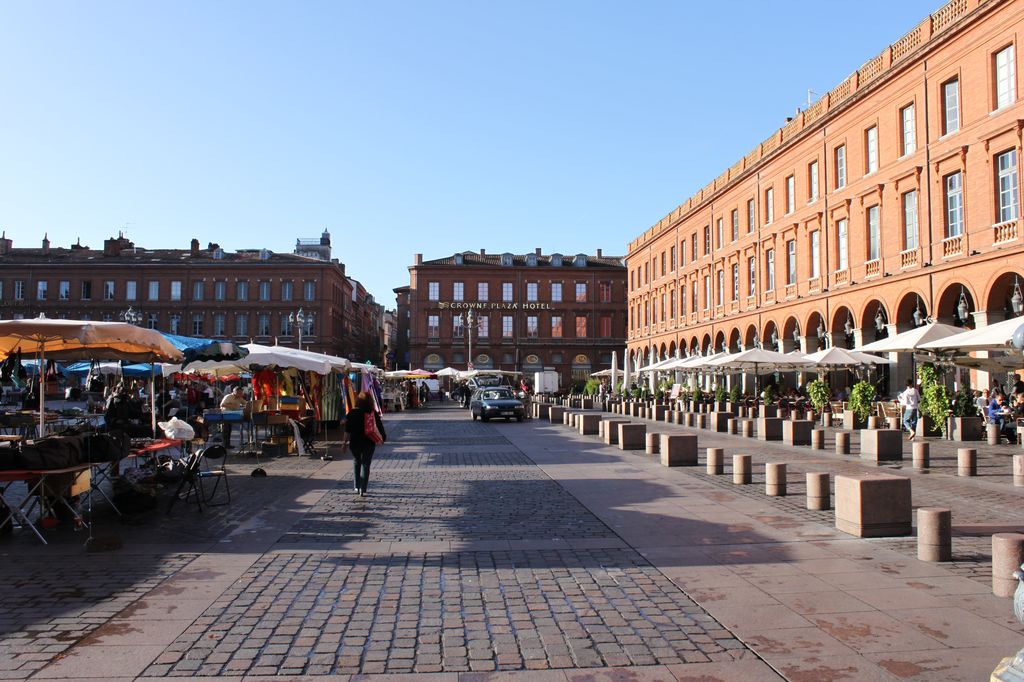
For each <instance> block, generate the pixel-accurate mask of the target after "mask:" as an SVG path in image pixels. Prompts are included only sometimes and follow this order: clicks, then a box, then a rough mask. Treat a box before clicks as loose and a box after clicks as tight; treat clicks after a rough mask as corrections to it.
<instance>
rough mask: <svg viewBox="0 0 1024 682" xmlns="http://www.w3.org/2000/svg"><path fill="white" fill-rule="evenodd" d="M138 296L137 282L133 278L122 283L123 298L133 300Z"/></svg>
mask: <svg viewBox="0 0 1024 682" xmlns="http://www.w3.org/2000/svg"><path fill="white" fill-rule="evenodd" d="M138 296H139V283H138V282H136V281H135V280H133V279H130V280H128V281H127V282H125V283H124V298H125V300H126V301H134V300H135V299H137V298H138Z"/></svg>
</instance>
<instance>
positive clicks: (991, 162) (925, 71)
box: [626, 0, 1024, 390]
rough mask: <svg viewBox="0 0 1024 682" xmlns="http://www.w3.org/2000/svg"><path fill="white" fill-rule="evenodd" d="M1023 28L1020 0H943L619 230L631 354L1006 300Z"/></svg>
mask: <svg viewBox="0 0 1024 682" xmlns="http://www.w3.org/2000/svg"><path fill="white" fill-rule="evenodd" d="M851 11H852V10H851ZM1022 29H1024V2H1021V1H1020V0H954V1H953V2H950V3H948V4H946V5H945V6H943V7H941V8H940V9H938V10H937V11H936V12H935V13H934V14H932V15H931V16H929V17H928V18H926V19H925V20H924V21H922V22H921V23H920V24H918V25H917V26H915V27H914V28H913V29H912V30H911V31H910V32H909V33H907V34H906V35H905V36H904V37H903V38H901V39H900V40H898V41H897V42H895V43H893V44H892V45H890V46H888V47H886V48H885V49H884V50H882V52H881V54H878V55H877V56H875V57H873V58H871V59H869V60H868V61H867V62H865V63H864V64H863V65H862V66H861V67H860V68H859V69H857V70H856V71H855V72H854V73H853V75H852V76H850V77H849V78H847V79H846V80H845V81H843V82H842V83H840V84H839V85H838V86H837V87H835V88H834V89H833V90H831V91H830V92H829V93H828V94H826V95H825V96H823V97H821V98H820V99H819V100H818V101H817V102H815V103H814V104H812V105H810V106H809V107H807V108H806V109H805V110H803V111H799V112H798V113H797V114H796V115H795V117H794V118H792V119H791V120H789V121H788V122H787V123H786V125H785V126H784V127H783V128H781V129H779V130H776V131H775V132H774V133H772V135H770V136H769V137H768V138H767V139H766V140H765V141H764V142H762V143H761V144H759V145H758V146H757V147H755V148H754V149H753V150H752V151H751V152H750V153H749V154H747V155H746V156H745V157H743V158H742V159H738V160H737V161H736V163H735V164H733V165H732V166H731V167H730V168H729V169H727V170H726V171H725V172H724V173H722V174H721V175H719V176H718V177H717V178H715V179H714V180H713V181H712V182H710V183H708V185H707V186H706V187H704V188H703V189H702V190H701V191H700V192H698V193H697V194H695V195H694V196H692V197H690V198H689V199H688V200H687V201H686V202H684V203H683V204H682V205H681V206H679V207H677V208H676V209H675V210H673V211H672V212H671V213H669V214H668V215H667V216H665V217H664V218H663V219H662V220H661V221H659V222H658V223H657V224H656V225H654V226H653V227H651V228H650V229H648V230H647V231H646V232H644V233H643V234H641V235H640V236H638V237H637V238H636V239H634V240H633V241H632V242H630V244H629V249H628V255H627V258H626V266H627V269H628V272H629V274H628V281H629V330H628V336H629V341H628V346H629V349H630V354H631V355H632V356H633V357H634V358H637V357H642V358H643V361H644V362H646V360H647V359H648V357H650V356H652V355H653V357H654V358H655V359H658V358H664V357H668V356H674V355H676V352H677V350H679V351H682V353H683V354H684V355H685V354H687V353H693V352H708V351H709V350H713V351H714V352H718V351H721V350H723V349H726V350H730V351H738V350H741V349H744V348H750V347H752V346H754V345H755V344H757V343H760V344H762V345H763V346H764V347H766V348H775V349H778V350H781V351H783V352H789V351H793V350H800V351H803V352H814V351H816V350H818V349H819V348H823V347H825V344H826V343H831V344H834V345H837V346H842V347H848V348H852V347H855V346H857V345H861V344H865V343H869V342H871V341H874V340H876V339H880V338H883V337H884V336H886V335H892V334H895V333H898V332H902V331H905V330H907V329H910V328H912V327H913V326H915V325H918V324H921V323H923V322H924V321H925V320H928V319H934V320H938V321H940V322H945V323H950V324H956V325H963V326H967V327H977V326H984V325H986V324H991V323H993V322H997V321H1000V320H1003V319H1006V318H1007V317H1012V316H1015V315H1019V314H1020V312H1021V307H1022V306H1021V296H1020V295H1019V291H1020V287H1021V286H1024V257H1022V250H1024V247H1022V240H1021V224H1020V198H1019V197H1020V177H1021V173H1020V154H1021V140H1022V130H1024V106H1022V105H1021V102H1020V98H1019V95H1020V91H1021V86H1020V83H1019V74H1020V68H1019V55H1020V47H1019V46H1018V45H1017V43H1016V41H1017V37H1018V36H1019V35H1021V30H1022ZM1015 293H1018V295H1017V296H1015V295H1014V294H1015ZM903 355H906V354H901V356H900V361H899V363H898V364H897V365H896V366H895V367H894V369H893V375H892V376H891V377H890V378H889V386H888V387H883V389H888V390H893V389H894V388H895V387H897V386H900V385H901V384H902V383H903V381H904V380H905V379H906V378H907V377H909V375H910V371H911V359H910V358H909V355H908V357H906V358H904V357H903ZM977 379H978V380H980V381H986V378H985V377H979V378H977ZM985 385H987V383H986V384H985Z"/></svg>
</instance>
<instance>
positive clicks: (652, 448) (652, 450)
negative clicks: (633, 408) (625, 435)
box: [644, 433, 661, 455]
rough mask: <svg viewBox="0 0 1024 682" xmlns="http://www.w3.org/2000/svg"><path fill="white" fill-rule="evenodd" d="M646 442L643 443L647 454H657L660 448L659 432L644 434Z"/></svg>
mask: <svg viewBox="0 0 1024 682" xmlns="http://www.w3.org/2000/svg"><path fill="white" fill-rule="evenodd" d="M646 441H647V442H646V443H645V444H644V452H646V453H647V454H648V455H657V454H658V451H659V450H660V447H659V446H660V444H661V434H660V433H648V434H647V436H646Z"/></svg>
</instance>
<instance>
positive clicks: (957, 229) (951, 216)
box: [943, 171, 964, 239]
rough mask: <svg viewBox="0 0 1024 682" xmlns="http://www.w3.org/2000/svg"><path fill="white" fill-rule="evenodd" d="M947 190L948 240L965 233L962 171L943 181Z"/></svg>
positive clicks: (951, 174) (948, 176) (950, 175)
mask: <svg viewBox="0 0 1024 682" xmlns="http://www.w3.org/2000/svg"><path fill="white" fill-rule="evenodd" d="M943 185H944V186H945V188H946V238H947V239H948V238H950V237H959V236H960V235H962V234H963V233H964V185H963V174H962V173H961V172H960V171H957V172H955V173H950V174H949V175H947V176H946V177H945V178H944V179H943Z"/></svg>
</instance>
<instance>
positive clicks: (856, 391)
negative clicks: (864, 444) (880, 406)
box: [850, 381, 875, 421]
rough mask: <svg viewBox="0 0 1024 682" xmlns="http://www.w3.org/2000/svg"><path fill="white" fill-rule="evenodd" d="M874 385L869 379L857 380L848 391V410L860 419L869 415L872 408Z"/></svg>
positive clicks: (862, 419)
mask: <svg viewBox="0 0 1024 682" xmlns="http://www.w3.org/2000/svg"><path fill="white" fill-rule="evenodd" d="M874 400H875V385H874V384H873V383H871V382H870V381H858V382H857V383H856V384H854V386H853V390H851V391H850V410H851V411H852V412H853V413H854V414H855V415H856V416H857V419H859V420H860V421H864V420H866V419H867V418H868V417H870V416H871V411H872V410H873V409H874Z"/></svg>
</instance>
